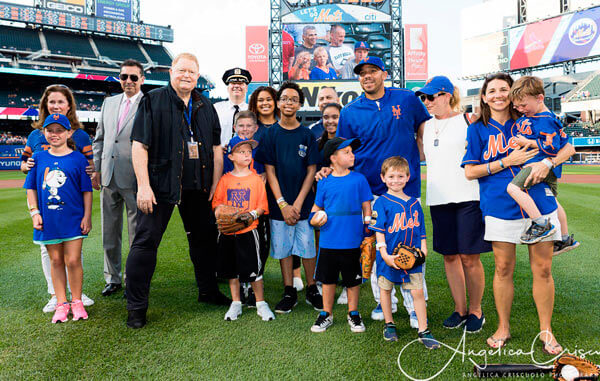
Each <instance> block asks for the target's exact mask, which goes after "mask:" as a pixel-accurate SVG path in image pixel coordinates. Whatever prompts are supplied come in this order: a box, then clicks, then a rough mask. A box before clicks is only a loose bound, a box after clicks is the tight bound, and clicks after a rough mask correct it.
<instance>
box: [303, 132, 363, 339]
mask: <svg viewBox="0 0 600 381" xmlns="http://www.w3.org/2000/svg"><path fill="white" fill-rule="evenodd" d="M358 147H360V140H358V139H344V138H340V137H335V138H333V139H330V140H329V141H328V142H327V143H326V144H325V146H324V147H323V156H324V158H325V162H326V164H329V163H331V167H332V168H333V172H332V173H331V175H330V176H329V177H327V178H326V179H323V180H321V181H320V182H319V183H318V185H317V195H316V197H315V204H314V206H313V208H312V212H311V216H310V223H311V225H312V226H314V227H320V228H321V236H320V240H319V256H318V257H317V269H316V273H315V279H316V280H317V281H320V282H321V283H323V311H321V312H320V313H319V315H318V316H317V320H316V321H315V324H314V325H313V326H312V327H311V329H310V330H311V331H312V332H324V331H325V330H326V329H327V328H328V327H329V326H330V325H331V324H333V315H332V313H333V299H334V297H335V286H336V284H337V281H338V277H339V276H340V273H341V274H342V286H344V287H346V289H347V294H348V324H349V325H350V330H351V331H352V332H364V331H365V325H364V324H363V321H362V318H361V316H360V313H359V312H358V294H359V291H360V289H359V287H360V284H361V283H362V271H361V267H360V244H361V242H362V239H363V235H364V231H365V229H364V225H363V221H365V222H368V221H370V219H371V200H373V195H372V194H371V188H370V187H369V183H368V182H367V179H366V178H365V176H363V175H362V174H360V173H358V172H354V171H351V170H350V168H352V167H353V166H354V153H353V151H354V150H355V149H357V148H358ZM363 216H364V217H363Z"/></svg>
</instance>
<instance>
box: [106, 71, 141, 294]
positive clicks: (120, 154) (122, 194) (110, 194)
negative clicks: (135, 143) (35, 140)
mask: <svg viewBox="0 0 600 381" xmlns="http://www.w3.org/2000/svg"><path fill="white" fill-rule="evenodd" d="M119 80H120V82H121V87H122V88H123V94H119V95H115V96H112V97H108V98H106V99H105V100H104V104H103V105H102V112H101V114H100V121H99V122H98V128H97V129H96V138H95V139H94V165H95V168H97V169H99V172H97V173H95V174H94V181H96V182H100V185H101V186H102V190H101V192H100V200H101V214H102V246H103V248H104V279H105V280H106V286H105V287H104V289H103V290H102V295H104V296H108V295H111V294H113V293H114V292H116V291H118V290H120V289H121V288H122V276H121V236H122V234H123V204H125V206H126V209H127V231H128V233H129V246H130V247H131V243H132V242H133V236H134V234H135V226H136V219H135V216H136V213H137V205H136V195H135V186H136V184H135V173H134V172H133V165H132V162H131V140H130V136H131V128H132V126H133V120H134V117H135V114H136V111H137V109H138V105H139V103H140V99H141V98H142V95H143V94H142V92H141V87H142V84H143V83H144V69H143V67H142V65H141V64H140V63H139V62H138V61H136V60H132V59H129V60H126V61H124V62H123V63H122V64H121V73H120V74H119Z"/></svg>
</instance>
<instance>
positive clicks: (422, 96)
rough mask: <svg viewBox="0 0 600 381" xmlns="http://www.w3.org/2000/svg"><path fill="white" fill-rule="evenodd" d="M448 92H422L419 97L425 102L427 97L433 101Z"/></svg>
mask: <svg viewBox="0 0 600 381" xmlns="http://www.w3.org/2000/svg"><path fill="white" fill-rule="evenodd" d="M444 94H446V93H442V92H440V93H437V94H433V95H429V94H421V95H419V98H421V102H425V99H427V100H428V101H429V102H433V101H434V100H435V98H437V97H439V96H440V95H444Z"/></svg>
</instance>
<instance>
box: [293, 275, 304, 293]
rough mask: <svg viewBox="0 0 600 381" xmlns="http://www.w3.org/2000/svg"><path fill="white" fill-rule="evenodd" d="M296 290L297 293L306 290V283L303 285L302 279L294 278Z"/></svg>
mask: <svg viewBox="0 0 600 381" xmlns="http://www.w3.org/2000/svg"><path fill="white" fill-rule="evenodd" d="M294 288H295V289H296V291H302V290H304V283H302V278H294Z"/></svg>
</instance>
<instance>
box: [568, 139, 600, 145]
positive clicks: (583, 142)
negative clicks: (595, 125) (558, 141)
mask: <svg viewBox="0 0 600 381" xmlns="http://www.w3.org/2000/svg"><path fill="white" fill-rule="evenodd" d="M569 142H570V143H571V144H573V146H574V147H597V146H600V136H590V137H583V138H569Z"/></svg>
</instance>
